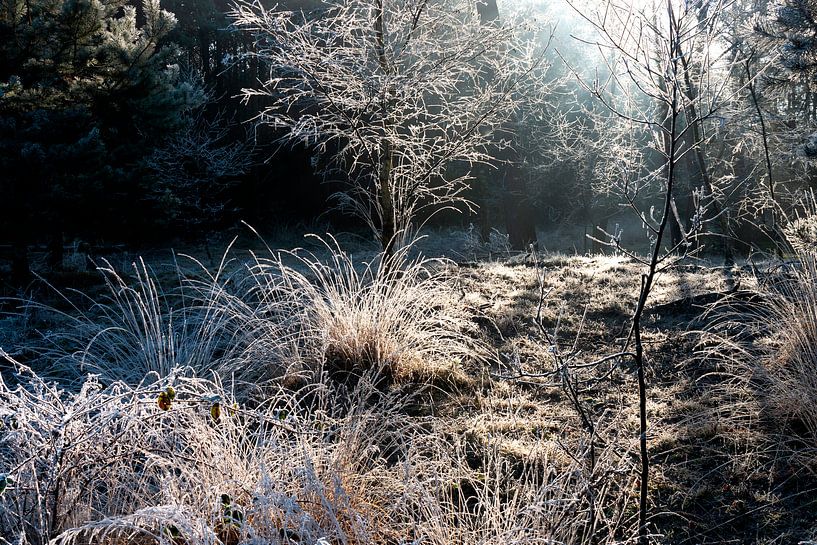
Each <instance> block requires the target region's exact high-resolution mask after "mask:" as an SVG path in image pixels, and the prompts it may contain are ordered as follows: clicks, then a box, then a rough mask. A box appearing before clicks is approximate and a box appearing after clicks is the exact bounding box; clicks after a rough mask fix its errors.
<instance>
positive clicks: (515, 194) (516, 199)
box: [503, 167, 536, 250]
mask: <svg viewBox="0 0 817 545" xmlns="http://www.w3.org/2000/svg"><path fill="white" fill-rule="evenodd" d="M509 170H510V172H508V173H507V174H506V175H505V193H504V196H503V202H504V209H505V226H506V228H507V230H508V242H509V243H510V245H511V248H513V249H514V250H527V249H528V246H529V245H531V244H535V243H536V221H535V214H534V210H533V207H532V206H531V205H530V203H529V202H528V201H527V198H526V196H527V195H526V192H525V182H524V180H523V179H522V177H521V176H520V175H519V172H518V169H516V168H513V167H510V168H509Z"/></svg>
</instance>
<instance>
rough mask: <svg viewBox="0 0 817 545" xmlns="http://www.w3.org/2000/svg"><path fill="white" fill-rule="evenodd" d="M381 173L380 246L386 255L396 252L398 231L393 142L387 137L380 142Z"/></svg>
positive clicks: (379, 193) (379, 194) (379, 192)
mask: <svg viewBox="0 0 817 545" xmlns="http://www.w3.org/2000/svg"><path fill="white" fill-rule="evenodd" d="M380 153H381V156H380V173H379V182H380V187H379V188H378V190H379V191H378V196H379V198H380V214H381V218H380V220H381V222H380V247H381V248H382V249H383V253H384V254H385V255H386V256H391V255H392V253H393V252H394V243H395V238H396V235H397V233H396V232H395V226H394V202H393V201H392V194H391V184H390V178H391V170H392V155H391V144H389V141H388V140H386V139H383V142H382V143H381V144H380Z"/></svg>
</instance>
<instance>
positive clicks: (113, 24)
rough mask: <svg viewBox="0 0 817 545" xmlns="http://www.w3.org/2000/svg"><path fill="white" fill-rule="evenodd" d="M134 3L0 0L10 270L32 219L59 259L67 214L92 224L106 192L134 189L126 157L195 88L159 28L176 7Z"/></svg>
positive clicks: (147, 143) (191, 99) (154, 139)
mask: <svg viewBox="0 0 817 545" xmlns="http://www.w3.org/2000/svg"><path fill="white" fill-rule="evenodd" d="M139 8H140V9H138V10H137V8H136V6H133V5H129V4H128V3H127V2H125V1H123V0H0V169H2V172H3V173H4V176H3V177H2V179H0V192H2V194H3V195H6V196H7V198H6V199H5V200H6V203H7V210H9V215H8V216H6V218H5V220H4V221H2V220H0V221H2V226H3V227H5V228H6V229H10V231H11V233H10V234H11V238H12V239H13V241H14V245H15V263H14V264H13V265H14V266H13V269H14V276H16V277H17V278H16V280H18V281H19V280H22V279H23V277H24V276H26V275H27V269H28V264H27V262H26V257H25V256H26V250H25V249H26V247H27V246H28V244H29V243H30V242H31V241H32V239H33V238H34V237H35V236H36V235H42V234H43V233H41V232H40V233H38V232H37V231H38V230H39V228H38V226H39V225H48V226H49V230H50V231H52V233H51V234H52V239H53V245H52V246H53V252H52V261H53V262H54V264H56V265H58V264H59V262H60V261H61V255H60V249H61V247H62V241H61V239H62V231H63V229H65V227H66V226H67V225H66V224H67V223H70V222H71V221H72V220H71V217H74V218H78V217H83V218H86V219H85V220H83V222H84V223H85V224H86V225H90V224H92V223H93V221H90V223H89V220H87V218H99V217H100V216H101V215H103V214H104V208H105V207H106V206H109V205H108V204H106V203H109V202H110V200H111V199H112V198H115V197H116V195H120V196H121V195H126V194H128V192H132V191H133V187H134V186H133V184H132V181H133V180H132V176H129V175H128V174H129V173H134V172H135V169H134V165H138V164H139V163H140V161H141V160H142V159H143V158H144V157H146V156H147V155H148V154H149V153H150V152H151V149H152V148H153V147H154V146H155V144H156V143H159V142H161V140H162V138H163V137H164V136H165V135H169V134H173V133H174V131H176V130H177V129H178V128H180V127H182V126H183V125H184V123H185V114H186V112H187V111H189V110H190V109H191V108H193V107H196V106H198V105H200V104H201V103H202V101H203V99H204V94H203V92H202V91H201V89H200V88H199V86H197V85H196V84H195V83H193V82H190V81H186V80H185V78H183V77H182V74H181V69H180V67H179V64H178V51H177V49H176V48H175V47H174V46H173V45H172V44H171V43H168V42H167V40H166V37H167V36H168V34H169V33H170V32H171V30H172V29H173V28H174V26H175V24H176V19H175V17H174V16H173V14H171V13H170V12H168V11H165V10H163V9H161V7H160V5H159V1H158V0H144V2H143V3H142V5H141V6H140V7H139ZM131 196H132V195H131ZM69 211H70V216H71V217H69ZM112 216H113V214H112ZM2 238H6V237H2Z"/></svg>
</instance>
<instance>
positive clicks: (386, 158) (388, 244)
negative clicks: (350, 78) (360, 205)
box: [374, 0, 397, 257]
mask: <svg viewBox="0 0 817 545" xmlns="http://www.w3.org/2000/svg"><path fill="white" fill-rule="evenodd" d="M374 30H375V39H376V41H377V58H378V62H379V64H380V69H381V70H382V71H383V74H384V75H385V74H388V73H389V71H390V70H389V60H388V58H387V56H386V28H385V20H384V17H383V1H382V0H378V2H377V11H376V14H375V21H374ZM381 100H382V101H383V104H382V108H383V135H382V140H381V142H380V164H379V165H378V167H379V168H378V170H379V172H378V177H379V179H378V182H379V183H378V199H379V201H380V202H379V205H380V214H381V216H380V246H381V248H382V249H383V254H384V255H385V256H387V257H388V256H391V255H392V253H393V252H394V244H395V242H396V241H395V237H396V235H397V229H396V226H395V210H394V198H393V195H392V186H391V176H392V167H393V161H394V157H393V150H392V145H391V142H389V135H388V125H389V115H390V112H389V106H390V102H391V99H390V97H389V90H388V88H384V89H383V96H382V98H381Z"/></svg>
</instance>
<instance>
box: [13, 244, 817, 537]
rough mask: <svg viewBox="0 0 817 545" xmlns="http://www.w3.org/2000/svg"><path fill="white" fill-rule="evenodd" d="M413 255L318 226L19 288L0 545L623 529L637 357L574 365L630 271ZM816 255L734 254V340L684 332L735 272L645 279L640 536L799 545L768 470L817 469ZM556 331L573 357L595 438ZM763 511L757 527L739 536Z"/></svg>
mask: <svg viewBox="0 0 817 545" xmlns="http://www.w3.org/2000/svg"><path fill="white" fill-rule="evenodd" d="M417 253H418V249H417V248H412V249H408V250H407V251H404V252H400V253H398V254H397V255H395V256H394V257H393V258H392V259H391V260H386V261H384V260H383V259H382V258H380V257H379V256H377V255H374V254H372V253H371V252H368V251H367V252H365V253H364V254H363V258H362V259H361V258H358V257H356V256H357V255H358V254H357V253H356V254H354V255H353V254H350V253H348V252H345V251H343V250H341V248H340V244H339V243H338V242H336V241H335V240H334V239H332V238H327V239H326V241H325V242H321V241H320V240H317V241H316V244H315V245H313V246H311V253H310V252H305V251H303V250H295V251H284V252H266V253H264V254H263V255H262V254H260V253H257V254H250V255H249V257H245V258H244V259H239V257H240V256H239V255H238V254H237V252H232V253H228V254H227V257H225V258H224V259H223V260H222V261H221V264H220V265H217V266H215V267H212V268H208V267H206V266H204V265H203V264H202V263H199V262H197V261H195V260H193V259H190V258H182V257H179V258H178V259H177V260H176V261H175V262H174V263H173V264H172V266H171V267H162V266H157V265H156V264H155V263H154V264H153V265H154V267H155V268H154V267H151V266H150V265H149V264H148V263H143V262H141V261H137V263H136V265H135V266H134V268H133V269H132V270H124V271H123V270H122V269H121V268H120V269H117V270H115V269H114V267H112V266H107V265H106V266H105V267H104V268H103V269H101V270H100V274H101V278H102V279H103V282H102V284H101V285H100V288H101V289H98V290H96V291H93V292H91V293H90V294H89V295H87V296H82V295H79V294H77V293H73V292H64V293H63V294H62V295H64V298H52V299H51V307H50V308H49V307H48V306H46V305H44V304H42V303H35V302H30V301H29V302H26V304H24V305H21V307H20V308H21V312H22V314H21V315H19V316H17V317H13V318H9V320H8V321H7V323H12V322H13V323H16V324H21V325H22V326H27V328H26V330H25V331H22V332H15V334H13V335H8V336H6V337H5V339H6V340H5V341H3V342H7V343H12V344H11V345H6V346H4V347H3V348H7V350H8V351H9V352H11V353H12V355H10V356H9V355H6V356H4V358H5V360H4V361H3V362H2V366H4V367H3V376H2V384H0V424H2V429H0V473H1V474H2V481H0V483H2V484H0V487H2V488H3V491H2V493H0V524H2V526H0V536H2V539H4V540H5V542H4V541H3V540H2V539H0V544H2V545H5V543H17V542H20V536H21V535H23V534H24V535H25V542H26V543H34V544H45V543H49V542H50V543H55V544H61V543H65V544H66V545H68V544H73V543H76V544H82V545H85V544H89V545H90V544H92V543H93V544H96V543H99V544H104V543H111V544H117V545H118V544H120V543H167V544H173V545H180V544H182V543H186V544H191V545H193V544H199V543H202V544H203V543H208V544H214V545H215V544H219V543H221V544H225V545H226V544H238V543H246V544H250V543H258V544H262V543H263V544H278V543H282V544H291V543H296V542H297V543H302V544H320V545H326V544H333V545H334V544H380V543H382V544H387V543H388V544H401V545H403V544H405V545H408V544H414V543H416V544H418V545H419V544H426V543H428V544H440V545H443V544H449V543H463V544H466V543H467V544H472V543H477V544H497V545H499V544H506V543H510V544H518V545H527V544H542V545H544V544H551V543H565V544H573V545H579V544H590V543H595V544H600V545H601V544H613V543H622V544H623V543H631V542H633V539H634V537H635V536H636V532H634V530H635V524H636V521H637V516H636V515H637V512H636V503H635V501H634V500H635V498H636V491H637V483H638V477H637V462H638V457H637V455H636V447H637V430H638V425H637V424H638V423H637V420H636V415H637V411H636V410H635V407H637V404H636V400H635V398H634V392H635V390H634V388H633V383H632V374H631V369H629V368H628V367H627V366H626V365H619V366H615V365H612V364H611V363H610V362H606V363H605V364H603V365H595V366H594V365H589V366H584V362H589V361H592V360H594V359H596V358H597V357H599V356H602V355H604V354H606V353H609V350H611V349H615V347H616V346H618V343H619V342H620V339H621V336H622V335H625V334H626V327H627V318H628V316H629V313H630V311H631V309H632V304H633V301H632V297H633V294H634V293H636V292H637V289H638V275H639V270H640V269H639V267H638V265H637V264H636V263H635V262H633V261H632V260H630V259H628V258H626V257H622V256H594V257H582V256H566V255H559V254H550V255H543V256H541V260H540V263H539V264H538V266H533V263H531V262H530V260H510V261H509V262H507V263H502V262H498V261H491V262H485V263H472V262H469V263H468V264H467V266H465V267H462V268H458V267H457V266H456V265H455V264H454V263H452V262H449V261H446V260H430V259H425V258H421V257H417ZM814 268H815V267H813V266H812V267H811V268H808V267H804V268H803V269H801V270H800V271H799V272H797V273H796V274H794V275H791V276H788V277H785V278H784V281H783V282H776V283H774V284H768V283H767V284H764V283H763V282H762V281H761V279H758V280H757V281H755V280H754V279H752V278H750V277H749V276H747V272H748V270H744V271H743V273H740V274H742V278H739V281H740V286H741V288H740V289H739V290H738V291H737V292H735V293H733V294H731V295H730V296H729V297H730V298H732V299H734V302H735V305H734V306H733V307H732V309H733V310H735V311H736V312H735V313H732V314H730V313H724V314H719V316H722V317H723V319H722V322H728V323H729V324H730V326H731V329H710V330H709V333H708V335H706V336H704V337H701V334H700V333H699V332H695V331H690V330H689V326H690V324H691V323H694V324H697V325H695V326H694V327H699V326H700V324H703V323H705V322H706V320H708V319H710V318H711V317H712V316H714V315H713V314H710V315H708V316H707V317H705V320H704V321H700V320H699V314H700V313H701V312H702V311H703V310H704V307H701V306H695V305H698V304H700V301H713V300H716V299H717V298H718V297H719V296H721V295H723V294H724V293H725V292H727V291H728V290H729V289H730V286H732V285H733V284H732V280H733V276H735V275H737V276H740V274H739V271H738V272H735V271H733V272H734V275H732V274H731V273H730V274H726V273H727V271H725V270H724V269H723V268H722V267H708V266H706V263H703V262H701V263H699V264H697V265H690V266H686V267H680V268H678V269H675V270H671V271H667V272H666V273H665V274H664V275H662V277H661V278H660V279H659V283H658V285H657V288H656V291H655V293H654V296H655V297H654V300H653V301H652V307H651V308H652V311H651V312H650V313H648V315H647V317H646V321H645V331H644V335H645V339H646V341H647V342H648V343H649V345H650V347H651V349H650V354H651V359H650V362H649V367H648V376H649V378H650V384H651V387H650V402H649V404H648V416H649V421H650V425H651V428H650V435H649V446H650V452H651V454H652V461H653V468H652V469H653V473H652V475H653V479H652V480H651V496H650V498H651V501H653V502H655V503H654V506H653V507H654V510H653V512H655V513H656V514H655V516H654V517H653V519H652V526H651V529H652V530H653V531H654V532H655V534H656V535H655V537H654V541H655V542H660V543H694V542H704V541H706V542H713V543H714V542H718V539H719V538H720V537H722V536H724V535H727V534H729V535H735V536H739V537H738V538H737V539H743V537H745V536H747V535H750V534H751V535H752V536H755V537H756V538H757V542H759V543H773V542H787V540H795V541H792V542H796V540H802V539H806V538H809V536H810V535H812V533H809V530H808V524H809V519H808V517H807V516H806V515H804V511H802V506H801V504H802V502H804V501H805V500H806V499H807V498H808V496H807V495H804V493H803V492H801V491H800V489H801V488H803V489H804V490H805V489H807V488H808V486H810V485H809V483H810V482H811V481H809V480H808V479H806V477H805V475H804V473H803V472H802V471H799V470H798V472H797V473H794V474H786V475H788V476H783V477H781V476H779V475H778V473H777V471H778V470H777V469H776V468H777V467H778V466H777V465H776V464H778V463H779V461H780V460H784V461H785V463H786V464H789V463H790V461H792V460H793V459H794V460H795V461H798V462H799V461H803V462H806V463H804V464H801V465H798V466H796V467H798V468H799V467H802V468H806V469H807V468H810V467H813V466H810V465H809V464H808V458H809V453H811V452H813V443H812V438H813V436H814V432H813V430H812V428H811V427H810V426H811V424H810V423H809V422H810V421H809V420H808V418H809V413H808V410H809V407H810V405H809V403H808V401H809V400H811V399H814V396H816V395H817V394H815V393H814V392H813V391H812V390H811V389H809V388H810V386H811V384H812V382H813V381H811V378H813V377H811V376H810V375H809V374H808V373H809V372H810V369H811V367H810V366H811V364H812V362H811V359H810V354H811V352H809V350H812V351H813V345H814V343H812V342H811V340H810V339H811V337H810V336H809V335H810V332H811V329H813V328H812V327H811V325H813V324H811V322H812V321H813V320H812V319H811V318H812V317H811V314H812V313H813V307H814V306H815V304H817V303H814V301H812V299H813V297H812V298H810V297H811V296H810V295H809V293H810V292H808V291H807V290H808V288H809V287H813V285H815V281H814V277H815V276H817V273H815V272H814V270H813V269H814ZM809 275H811V276H809ZM540 282H541V284H540ZM758 286H759V287H758ZM542 287H544V290H545V293H546V294H547V295H546V298H545V300H544V301H540V299H539V297H540V295H541V293H542V291H541V288H542ZM772 288H774V289H772ZM812 291H813V290H812ZM749 292H751V293H755V294H757V293H762V294H764V298H759V299H757V300H756V301H755V302H754V303H753V304H752V305H751V306H747V305H746V304H745V303H746V301H745V300H744V299H742V297H743V296H744V295H745V294H746V293H749ZM772 293H773V294H776V295H775V297H774V298H773V297H771V294H772ZM701 297H703V299H699V298H701ZM713 297H714V298H713ZM693 302H694V304H693ZM771 302H774V304H775V305H776V307H775V306H772V307H769V306H768V305H769V304H770V303H771ZM540 303H541V304H540ZM761 303H762V305H764V306H761ZM749 309H752V310H751V312H749ZM537 315H538V316H539V317H540V318H541V320H542V324H543V326H544V327H545V328H546V329H547V330H548V331H549V332H551V339H550V341H548V340H547V339H545V338H543V335H542V332H541V331H540V330H539V328H538V327H537V326H536V323H535V322H534V318H535V317H536V316H537ZM755 318H756V319H755ZM696 320H697V321H696ZM722 322H721V323H722ZM715 323H716V324H717V323H719V322H715ZM810 324H811V325H810ZM41 325H45V326H46V328H45V329H42V336H41V337H40V340H39V341H38V340H36V339H37V337H36V334H35V333H36V332H35V331H34V330H33V328H34V327H35V326H38V327H39V326H41ZM742 334H751V335H753V337H752V338H751V339H749V340H751V341H752V342H753V343H754V344H752V346H751V347H748V348H747V346H748V345H747V344H745V343H743V342H742V340H741V339H740V338H738V337H739V336H740V335H742ZM734 335H738V337H735V336H734ZM716 336H719V338H718V339H715V337H716ZM715 340H717V341H718V342H715ZM724 340H728V343H727V342H725V341H724ZM744 340H745V339H744ZM738 341H741V342H738ZM549 342H555V343H557V344H558V346H559V347H561V350H563V351H564V353H567V352H568V351H569V352H570V354H571V355H570V357H571V358H572V361H573V362H574V363H575V364H576V365H575V368H573V369H572V370H570V375H569V379H570V380H572V381H573V383H574V384H575V385H576V386H577V388H578V389H577V391H578V392H579V394H578V395H579V399H580V401H581V402H582V403H583V405H584V408H585V410H586V411H587V414H589V415H590V416H591V417H592V418H593V423H594V428H595V429H594V432H593V433H592V435H591V434H590V433H589V432H588V430H587V428H586V426H585V424H584V423H583V421H582V419H581V417H580V414H579V413H578V412H577V410H576V407H575V405H574V404H573V403H572V402H571V401H570V398H569V397H568V396H567V395H566V391H565V388H564V383H563V380H564V377H563V376H561V375H559V374H558V373H557V371H558V369H556V367H555V366H556V365H557V362H555V360H554V351H553V350H552V349H550V346H551V345H550V344H549ZM697 342H703V343H704V344H701V345H700V346H701V347H704V348H707V350H709V351H708V352H700V353H698V354H693V350H692V348H693V347H694V345H695V344H696V343H697ZM14 343H18V344H14ZM729 343H731V344H729ZM742 349H745V350H746V352H745V353H741V352H740V350H742ZM744 356H745V357H744ZM798 358H799V359H798ZM14 360H18V361H19V362H21V363H17V362H16V361H14ZM741 362H742V363H741ZM798 372H799V373H800V374H799V375H798V374H797V373H798ZM772 373H775V375H774V377H772ZM44 377H47V378H44ZM775 377H776V378H775ZM773 378H774V380H772V379H773ZM775 380H776V382H775ZM771 385H775V386H774V387H771ZM759 386H761V387H759ZM168 388H172V389H173V391H172V393H173V395H171V391H170V390H169V389H168ZM811 414H813V412H812V413H811ZM769 417H771V418H769ZM770 422H771V423H774V422H776V423H777V424H778V426H777V431H778V432H783V433H782V434H781V433H777V434H774V433H770V431H769V430H770ZM780 435H785V437H784V443H783V444H785V446H786V449H780V448H779V445H780V444H781V443H780V442H779V440H778V439H779V436H780ZM776 441H777V442H776ZM792 453H794V454H795V457H794V458H792V457H791V456H790V454H792ZM735 483H739V484H735ZM759 509H762V512H763V513H764V515H763V520H762V521H761V524H762V525H763V527H762V530H760V529H755V530H753V529H751V528H750V529H746V530H745V531H744V530H743V529H742V528H744V527H746V524H747V521H748V520H750V519H751V518H752V517H753V516H754V514H755V513H758V512H760V511H759ZM724 513H726V514H724ZM687 521H689V522H687ZM730 521H731V522H730ZM719 525H722V526H719ZM721 528H727V529H721ZM764 540H765V541H764ZM775 540H776V541H775Z"/></svg>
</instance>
